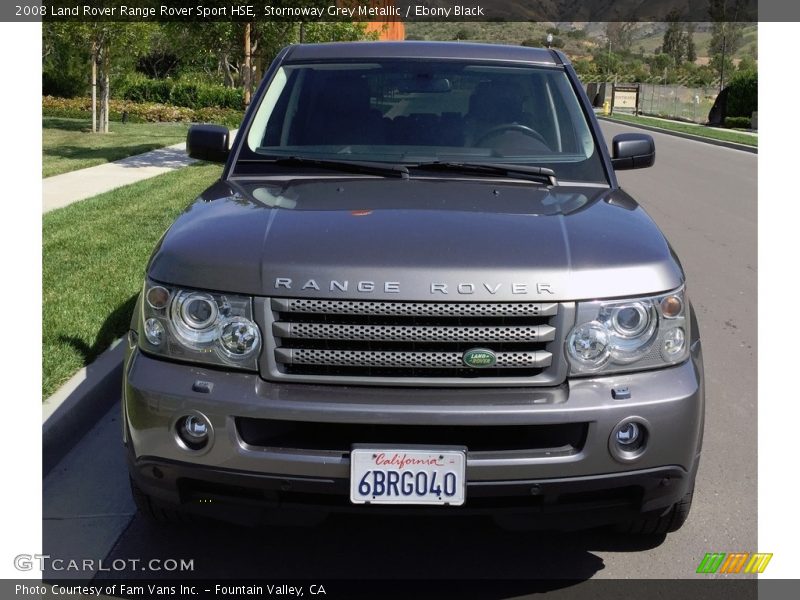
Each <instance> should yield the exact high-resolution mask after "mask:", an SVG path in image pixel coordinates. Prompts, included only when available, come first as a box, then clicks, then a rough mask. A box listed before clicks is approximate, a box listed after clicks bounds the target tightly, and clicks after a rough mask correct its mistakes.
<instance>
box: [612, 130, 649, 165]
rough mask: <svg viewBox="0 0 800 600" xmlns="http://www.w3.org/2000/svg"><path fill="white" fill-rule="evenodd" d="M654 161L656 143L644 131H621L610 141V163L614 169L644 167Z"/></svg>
mask: <svg viewBox="0 0 800 600" xmlns="http://www.w3.org/2000/svg"><path fill="white" fill-rule="evenodd" d="M655 162H656V143H655V142H654V141H653V138H652V136H649V135H647V134H645V133H621V134H619V135H615V136H614V140H613V141H612V142H611V165H612V166H613V167H614V170H616V171H622V170H624V169H644V168H646V167H652V166H653V163H655Z"/></svg>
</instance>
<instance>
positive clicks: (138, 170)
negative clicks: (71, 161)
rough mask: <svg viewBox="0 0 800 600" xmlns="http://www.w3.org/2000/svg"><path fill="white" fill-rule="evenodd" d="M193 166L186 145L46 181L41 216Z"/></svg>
mask: <svg viewBox="0 0 800 600" xmlns="http://www.w3.org/2000/svg"><path fill="white" fill-rule="evenodd" d="M193 162H196V161H195V160H194V159H193V158H189V157H188V156H186V144H185V143H181V144H175V145H174V146H167V147H166V148H159V149H158V150H152V151H150V152H145V153H144V154H137V155H135V156H129V157H128V158H123V159H122V160H118V161H116V162H111V163H106V164H104V165H97V166H96V167H89V168H87V169H78V170H77V171H70V172H69V173H63V174H61V175H53V176H52V177H47V178H45V179H43V180H42V198H43V201H42V213H47V212H50V211H51V210H55V209H56V208H62V207H64V206H68V205H69V204H72V203H73V202H77V201H78V200H84V199H86V198H90V197H92V196H96V195H97V194H102V193H103V192H107V191H109V190H113V189H115V188H118V187H122V186H124V185H129V184H131V183H136V182H137V181H142V180H143V179H149V178H150V177H155V176H156V175H161V174H162V173H168V172H169V171H174V170H175V169H180V168H182V167H185V166H187V165H190V164H191V163H193Z"/></svg>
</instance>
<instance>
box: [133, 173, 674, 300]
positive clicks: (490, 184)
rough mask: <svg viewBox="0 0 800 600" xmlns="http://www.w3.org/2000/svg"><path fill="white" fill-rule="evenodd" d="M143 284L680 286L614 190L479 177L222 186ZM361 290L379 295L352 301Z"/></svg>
mask: <svg viewBox="0 0 800 600" xmlns="http://www.w3.org/2000/svg"><path fill="white" fill-rule="evenodd" d="M259 197H260V198H262V199H261V200H259V199H258V198H259ZM268 203H269V204H276V203H279V204H280V205H284V206H287V208H277V207H274V206H270V205H269V204H268ZM353 211H359V214H360V216H356V215H354V214H353ZM364 211H371V212H370V213H369V214H361V213H363V212H364ZM149 275H150V277H151V278H152V279H154V280H156V281H160V282H163V283H169V284H173V285H181V286H186V287H194V288H205V289H213V290H219V291H226V292H237V293H243V294H251V295H255V296H286V297H319V298H328V297H342V298H348V297H352V298H363V299H376V300H378V299H380V300H384V299H385V300H416V301H421V300H455V299H460V300H463V301H467V300H472V301H481V300H483V301H512V300H516V301H519V300H532V301H548V300H563V301H568V300H580V299H591V298H611V297H622V296H635V295H644V294H649V293H657V292H662V291H667V290H671V289H674V288H677V287H679V286H680V285H681V284H682V283H683V275H682V272H681V270H680V267H679V265H678V263H677V262H676V260H675V259H674V257H673V254H672V252H671V250H670V247H669V245H668V243H667V242H666V240H665V239H664V236H663V235H662V234H661V232H660V231H659V230H658V228H657V227H656V226H655V224H654V223H653V221H652V220H651V219H650V217H649V216H648V215H647V214H646V213H645V211H644V210H643V209H642V208H641V207H639V206H638V204H637V203H636V202H635V201H634V200H633V199H632V198H631V197H630V196H628V195H627V194H625V193H624V192H622V191H621V190H613V189H603V188H596V187H559V188H552V189H548V188H546V187H544V186H541V185H538V184H535V183H526V182H516V183H515V182H503V181H491V180H490V181H486V180H485V179H482V178H478V179H473V180H448V179H419V180H418V179H411V180H401V179H382V178H372V177H363V178H352V177H351V178H344V177H343V178H339V179H336V178H334V179H292V178H290V177H286V176H284V177H280V178H270V179H264V180H256V181H253V180H234V181H226V182H219V183H217V184H216V185H214V186H213V187H212V188H210V189H209V190H207V191H206V192H204V193H203V195H202V196H201V198H199V199H198V200H196V201H195V202H194V203H193V204H191V205H190V206H189V207H188V208H187V209H186V211H184V213H183V214H182V215H180V216H179V217H178V219H177V220H176V221H175V223H174V224H173V226H172V227H171V228H170V230H169V231H168V232H167V234H166V235H165V236H164V238H163V239H162V240H161V243H160V245H159V247H158V249H157V250H156V252H155V253H154V255H153V258H152V261H151V264H150V267H149ZM279 279H281V280H284V279H290V280H291V281H292V284H291V288H290V289H286V287H285V286H283V285H278V286H277V287H276V281H277V280H279ZM310 280H313V282H314V283H315V284H316V285H317V286H318V287H320V289H319V290H317V289H315V287H314V285H313V284H311V285H306V284H308V282H309V281H310ZM332 280H336V281H338V282H344V281H347V282H348V285H349V286H350V290H348V292H342V291H341V290H339V289H338V288H335V289H334V290H331V289H330V287H331V284H330V282H331V281H332ZM359 281H365V282H372V283H374V284H376V289H375V290H374V291H371V292H358V291H357V290H354V288H355V287H356V286H357V284H358V282H359ZM386 282H396V283H398V284H399V286H398V288H399V292H386V291H385V285H384V284H385V283H386ZM434 283H435V284H439V287H436V288H435V290H434V291H432V289H431V285H432V284H434ZM460 283H471V284H473V285H474V287H475V289H474V293H473V294H459V293H458V291H457V287H458V284H460ZM441 284H444V285H446V286H447V287H446V290H447V294H444V293H442V291H441V290H442V289H443V288H441V287H440V286H441ZM484 284H485V285H484ZM498 284H500V287H499V288H497V285H498ZM514 284H517V286H518V287H517V292H519V293H514V289H513V288H512V286H513V285H514ZM304 286H306V287H305V289H304ZM487 286H488V289H487ZM467 289H468V288H467ZM490 290H491V291H490ZM522 290H525V292H524V293H523V292H522ZM353 291H355V293H353ZM492 292H494V293H492Z"/></svg>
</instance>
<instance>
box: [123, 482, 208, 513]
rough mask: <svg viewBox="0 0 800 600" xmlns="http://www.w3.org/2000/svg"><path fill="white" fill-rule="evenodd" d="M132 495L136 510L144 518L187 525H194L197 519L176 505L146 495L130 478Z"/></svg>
mask: <svg viewBox="0 0 800 600" xmlns="http://www.w3.org/2000/svg"><path fill="white" fill-rule="evenodd" d="M130 483H131V495H132V496H133V502H134V504H136V508H137V509H138V510H139V514H141V515H142V516H143V517H144V518H146V519H148V520H150V521H154V522H156V523H172V524H186V523H193V522H194V521H195V517H194V516H193V515H191V514H189V513H187V512H185V511H183V510H181V508H180V506H178V505H176V504H169V503H167V502H162V501H161V500H158V499H156V498H153V497H152V496H148V495H147V494H145V493H144V492H143V491H142V489H141V488H140V487H139V486H138V485H136V482H135V481H134V480H133V478H130Z"/></svg>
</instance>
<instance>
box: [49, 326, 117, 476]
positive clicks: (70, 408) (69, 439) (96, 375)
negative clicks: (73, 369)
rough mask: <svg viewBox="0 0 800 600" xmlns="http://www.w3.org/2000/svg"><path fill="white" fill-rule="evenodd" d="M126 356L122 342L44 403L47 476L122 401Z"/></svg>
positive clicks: (112, 347) (78, 373) (114, 345)
mask: <svg viewBox="0 0 800 600" xmlns="http://www.w3.org/2000/svg"><path fill="white" fill-rule="evenodd" d="M124 355H125V343H123V339H122V338H120V339H119V340H117V341H116V342H114V344H112V346H111V347H110V348H109V349H108V350H106V351H105V352H103V353H102V354H101V355H100V356H99V357H97V360H95V361H94V362H93V363H92V364H90V365H87V366H86V367H84V368H83V369H81V370H80V371H78V372H77V373H76V374H75V375H73V376H72V378H71V379H70V380H69V381H68V382H67V383H65V384H64V385H63V386H61V388H60V389H59V390H58V391H57V392H56V393H54V394H53V395H52V396H50V397H49V398H48V399H47V400H45V401H44V403H43V404H42V474H43V475H47V473H49V472H50V471H51V470H52V468H53V467H54V466H56V465H57V464H58V463H59V461H60V460H61V459H62V458H64V456H66V454H67V453H68V452H69V451H70V450H71V449H72V448H73V446H75V444H77V443H78V442H79V441H80V439H81V438H82V437H83V436H84V435H85V434H86V433H87V432H88V431H89V430H90V429H91V428H92V426H93V425H94V424H95V423H96V422H97V421H98V420H99V419H100V418H101V417H102V416H103V415H105V414H106V413H107V412H108V411H109V409H110V408H111V406H112V405H113V404H114V403H115V402H116V401H118V400H119V397H120V389H121V386H122V360H123V357H124ZM121 435H122V433H120V436H121Z"/></svg>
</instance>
